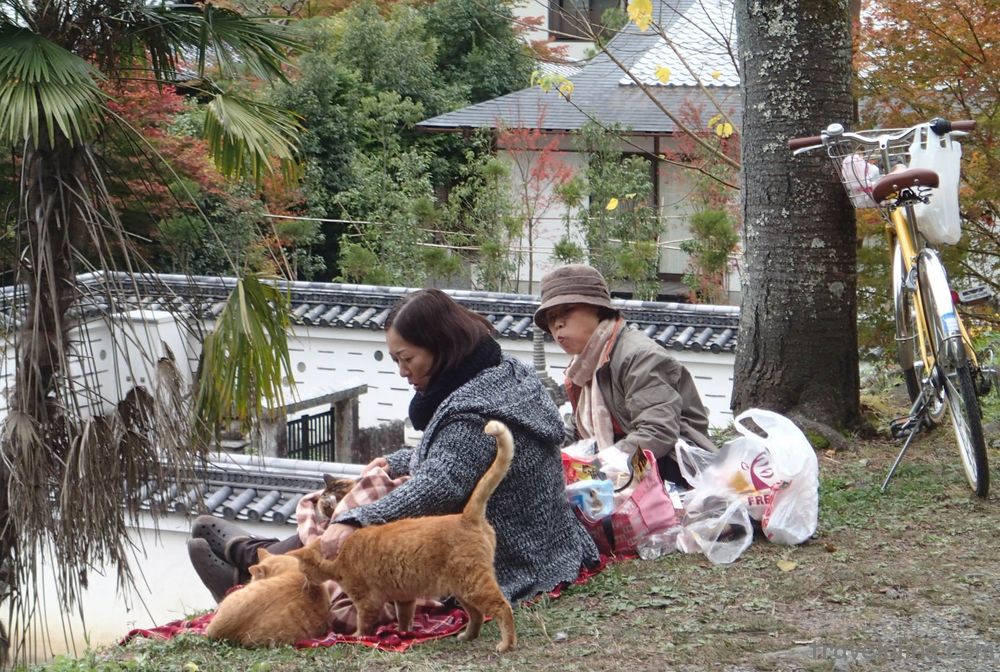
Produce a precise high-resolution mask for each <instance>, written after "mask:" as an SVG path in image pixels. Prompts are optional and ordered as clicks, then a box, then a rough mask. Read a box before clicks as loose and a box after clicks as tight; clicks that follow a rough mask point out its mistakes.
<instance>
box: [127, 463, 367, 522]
mask: <svg viewBox="0 0 1000 672" xmlns="http://www.w3.org/2000/svg"><path fill="white" fill-rule="evenodd" d="M362 468H363V465H360V464H343V463H339V462H313V461H305V460H292V459H287V458H277V457H253V456H248V455H240V454H231V453H217V454H214V455H213V456H212V459H211V460H208V461H206V462H205V463H204V464H202V465H201V466H199V467H197V468H196V473H195V479H194V481H192V482H187V483H183V484H181V485H180V486H179V485H178V484H177V483H164V484H159V483H156V482H155V481H152V482H150V483H148V484H147V485H146V486H145V493H144V495H143V502H142V506H143V508H144V509H146V510H152V511H154V512H156V513H183V514H192V515H194V514H201V513H209V514H212V515H214V516H218V517H220V518H226V519H227V520H236V521H241V520H245V521H249V522H255V523H256V522H261V523H276V524H278V525H294V524H295V506H296V505H297V504H298V502H299V500H300V499H302V496H303V495H305V494H308V493H310V492H314V491H316V490H321V489H323V474H324V473H327V474H332V475H334V476H339V477H343V478H357V477H358V475H359V474H360V473H361V469H362Z"/></svg>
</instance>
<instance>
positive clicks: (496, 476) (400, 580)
mask: <svg viewBox="0 0 1000 672" xmlns="http://www.w3.org/2000/svg"><path fill="white" fill-rule="evenodd" d="M485 431H486V433H487V434H491V435H492V436H495V437H496V440H497V455H496V457H495V458H494V460H493V464H492V465H490V468H489V469H487V470H486V473H485V474H483V477H482V478H481V479H480V480H479V483H478V484H477V485H476V487H475V489H474V490H473V491H472V495H471V496H470V497H469V501H468V502H467V503H466V505H465V508H464V509H463V511H462V513H456V514H450V515H443V516H424V517H420V518H405V519H402V520H397V521H393V522H391V523H387V524H385V525H374V526H372V527H363V528H361V529H359V530H358V531H357V532H354V533H353V534H351V535H350V536H349V537H347V539H346V540H345V541H344V542H343V544H342V545H341V548H340V551H339V552H338V554H337V556H336V558H334V559H333V560H327V559H326V558H325V557H323V554H322V552H321V551H320V548H319V542H313V543H312V544H310V545H309V546H306V547H305V548H302V549H298V550H295V551H291V552H290V553H289V555H292V556H295V557H297V558H299V560H301V563H302V571H303V573H305V575H306V576H307V577H309V579H310V580H311V581H313V582H321V581H323V580H326V579H333V580H334V581H337V582H338V583H339V584H340V586H341V588H343V589H344V592H345V593H347V596H348V597H350V598H351V601H352V602H353V603H354V606H355V607H356V608H357V610H358V632H357V634H359V635H370V634H374V632H375V627H376V625H377V621H378V614H379V611H380V610H381V608H382V606H383V605H384V604H385V603H386V602H389V601H394V602H395V603H396V614H397V617H398V619H399V629H400V630H401V631H407V630H409V629H410V627H411V626H412V623H413V610H414V600H415V599H416V598H418V597H440V596H444V595H454V596H455V597H456V598H457V599H458V601H459V603H460V604H461V605H462V607H463V608H464V609H465V611H467V612H468V614H469V625H468V627H467V628H466V630H465V632H463V633H462V634H461V635H460V636H459V638H460V639H462V640H471V639H475V638H476V637H478V636H479V629H480V627H481V626H482V624H483V617H484V616H485V615H491V616H493V617H495V618H496V619H497V620H498V621H499V623H500V643H499V644H498V645H497V647H496V650H497V651H499V652H503V651H507V650H509V649H511V648H512V647H513V646H514V645H515V644H516V643H517V633H516V632H515V631H514V613H513V611H512V610H511V607H510V603H509V602H508V601H507V599H506V598H505V597H504V596H503V593H502V592H501V591H500V586H499V584H498V583H497V579H496V571H495V570H494V568H493V556H494V553H495V551H496V533H495V532H494V531H493V526H492V525H490V524H489V522H488V521H487V520H486V502H487V500H489V498H490V495H492V494H493V491H494V490H496V488H497V486H498V485H499V484H500V481H502V480H503V478H504V476H506V475H507V470H508V469H509V468H510V463H511V460H512V459H513V455H514V438H513V437H512V436H511V433H510V430H508V429H507V427H506V426H505V425H504V424H503V423H501V422H499V421H496V420H491V421H490V422H488V423H487V424H486V428H485Z"/></svg>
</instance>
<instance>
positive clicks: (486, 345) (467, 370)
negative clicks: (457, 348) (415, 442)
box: [410, 336, 501, 431]
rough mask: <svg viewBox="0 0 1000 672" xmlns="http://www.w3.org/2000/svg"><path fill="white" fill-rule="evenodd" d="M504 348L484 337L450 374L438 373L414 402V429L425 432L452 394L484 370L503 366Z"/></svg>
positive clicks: (418, 393) (412, 420)
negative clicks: (438, 409) (502, 354)
mask: <svg viewBox="0 0 1000 672" xmlns="http://www.w3.org/2000/svg"><path fill="white" fill-rule="evenodd" d="M500 360H501V357H500V345H499V344H498V343H497V342H496V341H495V340H493V337H492V336H484V337H483V340H481V341H479V344H478V345H476V349H475V350H473V351H472V352H471V353H469V356H468V357H466V358H465V359H463V360H462V361H460V362H459V363H458V364H457V365H455V366H454V367H453V368H451V369H449V370H447V371H438V372H437V374H436V375H435V376H434V378H433V379H432V380H431V382H430V384H428V385H427V389H426V390H425V391H423V392H417V393H416V394H415V395H413V400H412V401H410V422H412V423H413V428H414V429H416V430H418V431H423V430H424V429H426V428H427V424H428V423H429V422H430V421H431V418H432V417H433V416H434V411H436V410H437V408H438V406H440V405H441V402H442V401H444V400H445V397H447V396H448V395H449V394H451V393H452V392H454V391H455V390H457V389H458V388H460V387H461V386H462V385H465V384H466V383H467V382H469V381H470V380H472V379H473V377H475V375H476V374H477V373H479V372H480V371H482V370H483V369H488V368H490V367H493V366H497V365H498V364H499V363H500Z"/></svg>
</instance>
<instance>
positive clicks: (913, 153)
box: [910, 126, 962, 245]
mask: <svg viewBox="0 0 1000 672" xmlns="http://www.w3.org/2000/svg"><path fill="white" fill-rule="evenodd" d="M961 164H962V145H960V144H959V143H958V142H955V141H954V140H953V139H952V138H951V137H950V136H948V135H944V136H939V135H937V134H936V133H934V131H932V130H930V128H928V127H927V126H921V127H920V128H919V129H918V130H917V132H916V133H915V134H914V136H913V143H912V144H911V145H910V168H927V169H929V170H933V171H934V172H935V173H937V174H938V186H937V188H936V189H933V190H932V191H931V194H930V196H931V198H930V203H917V204H916V205H914V206H913V212H914V214H915V215H916V218H917V228H918V229H920V233H922V234H923V236H924V238H926V239H927V241H928V242H930V243H931V244H932V245H955V244H956V243H958V241H959V239H960V238H961V237H962V221H961V217H960V215H959V209H958V182H959V174H960V172H961V167H962V166H961Z"/></svg>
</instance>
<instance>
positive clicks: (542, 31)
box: [511, 0, 593, 61]
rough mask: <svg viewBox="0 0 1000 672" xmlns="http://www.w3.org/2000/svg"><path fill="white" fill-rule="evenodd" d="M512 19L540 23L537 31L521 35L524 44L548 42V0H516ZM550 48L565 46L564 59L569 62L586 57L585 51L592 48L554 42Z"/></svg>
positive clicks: (562, 41) (590, 45) (578, 42)
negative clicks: (530, 19)
mask: <svg viewBox="0 0 1000 672" xmlns="http://www.w3.org/2000/svg"><path fill="white" fill-rule="evenodd" d="M511 9H512V10H513V14H514V19H515V21H516V20H520V19H524V18H527V17H540V18H541V19H542V22H541V24H540V26H539V29H537V30H529V31H526V32H525V33H524V35H523V39H524V41H525V42H533V41H536V40H542V41H548V39H549V31H548V25H549V20H548V17H549V0H518V1H517V2H515V3H514V5H513V7H512V8H511ZM552 46H565V48H566V57H567V58H569V59H570V60H574V61H576V60H580V59H581V58H584V57H585V56H586V55H587V51H588V50H589V49H591V48H592V47H593V43H591V42H580V41H567V40H554V41H553V42H552Z"/></svg>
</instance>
